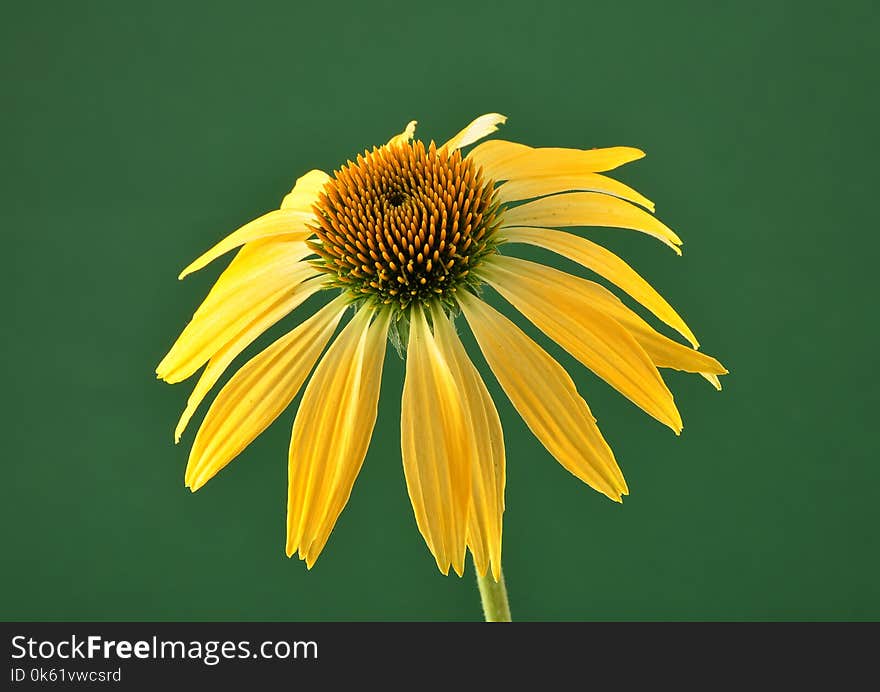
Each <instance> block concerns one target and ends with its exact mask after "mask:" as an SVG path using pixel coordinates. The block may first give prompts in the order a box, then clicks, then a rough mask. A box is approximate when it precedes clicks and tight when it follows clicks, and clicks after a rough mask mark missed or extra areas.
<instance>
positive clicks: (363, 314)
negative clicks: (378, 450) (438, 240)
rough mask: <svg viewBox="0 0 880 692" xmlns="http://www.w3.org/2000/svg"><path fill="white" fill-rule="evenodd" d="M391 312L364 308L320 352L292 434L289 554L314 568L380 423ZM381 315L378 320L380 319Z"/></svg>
mask: <svg viewBox="0 0 880 692" xmlns="http://www.w3.org/2000/svg"><path fill="white" fill-rule="evenodd" d="M390 314H391V313H390V311H388V310H382V311H379V312H378V314H377V313H376V311H375V310H374V308H372V307H369V306H366V307H362V308H361V309H360V310H359V311H358V312H357V314H356V315H355V316H354V317H353V318H352V320H351V322H349V324H348V325H347V326H346V327H345V329H343V330H342V332H341V333H340V334H339V337H338V338H337V339H336V341H334V342H333V345H332V346H331V347H330V348H329V349H328V350H327V353H326V354H325V355H324V357H323V358H322V359H321V362H320V363H319V364H318V367H317V368H316V369H315V374H314V375H313V376H312V379H311V380H310V381H309V384H308V387H306V390H305V392H304V393H303V399H302V403H301V404H300V407H299V411H298V412H297V414H296V420H295V421H294V424H293V434H292V435H291V440H290V457H289V459H290V461H289V466H288V473H289V479H288V495H287V555H288V557H289V556H292V555H293V554H294V552H297V551H298V552H299V556H300V558H301V559H303V560H305V561H306V566H307V567H308V568H309V569H311V567H312V565H314V564H315V560H317V559H318V555H320V554H321V550H323V548H324V545H325V544H326V543H327V539H328V538H329V537H330V532H331V531H332V530H333V527H334V525H335V524H336V520H337V519H338V518H339V514H340V513H341V512H342V510H343V508H344V507H345V504H346V503H347V502H348V498H349V496H350V495H351V489H352V487H353V486H354V481H355V479H356V478H357V475H358V473H359V472H360V470H361V465H362V464H363V462H364V457H366V455H367V448H368V447H369V445H370V437H371V436H372V434H373V427H374V425H375V424H376V413H377V409H378V403H379V386H380V384H381V382H382V365H383V363H384V361H385V344H386V342H387V337H388V324H389V321H390ZM374 316H375V319H373V318H374Z"/></svg>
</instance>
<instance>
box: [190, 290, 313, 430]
mask: <svg viewBox="0 0 880 692" xmlns="http://www.w3.org/2000/svg"><path fill="white" fill-rule="evenodd" d="M326 285H327V284H326V281H325V280H324V278H323V277H318V278H315V279H311V280H310V281H305V282H303V283H301V284H297V285H295V286H294V288H293V289H292V290H291V291H289V292H285V293H284V295H283V296H282V297H281V299H280V300H278V301H277V302H275V303H273V304H272V305H271V306H270V307H269V308H268V309H267V310H265V311H264V312H261V313H260V314H259V316H258V317H256V318H255V319H254V320H253V321H252V322H251V323H250V324H248V325H247V327H245V328H244V329H243V330H242V331H241V332H240V333H239V335H238V336H236V337H235V338H234V339H233V340H232V341H230V342H229V343H227V344H226V345H225V346H224V347H223V348H221V349H220V350H219V351H217V353H215V354H214V355H213V356H212V357H211V360H209V361H208V365H207V367H206V368H205V370H204V371H203V372H202V375H201V377H199V381H198V383H196V386H195V389H193V392H192V394H190V396H189V399H188V400H187V402H186V409H185V410H184V412H183V414H181V416H180V420H179V421H178V423H177V428H176V429H175V431H174V442H175V443H177V442H179V441H180V436H181V435H183V431H184V430H186V426H187V424H188V423H189V421H190V418H192V415H193V414H194V413H195V412H196V409H197V408H198V406H199V404H200V403H201V402H202V399H204V398H205V396H206V395H207V394H208V392H209V391H211V387H213V386H214V385H215V384H216V382H217V380H218V379H220V376H221V375H222V374H223V373H224V372H225V370H226V368H227V367H229V364H230V363H231V362H232V361H233V360H235V358H236V357H237V356H238V354H239V353H241V352H242V351H243V350H244V349H246V348H247V347H248V346H249V345H250V344H251V343H252V342H253V341H254V339H256V338H257V337H258V336H260V334H262V333H263V332H265V331H266V330H267V329H269V327H271V326H272V325H273V324H275V323H276V322H278V320H280V319H281V318H283V317H284V316H286V315H287V314H289V313H290V312H292V311H293V310H295V309H296V308H297V306H299V305H301V304H302V303H303V301H305V300H306V299H307V298H308V297H309V296H312V295H314V294H315V293H316V292H317V291H319V290H321V289H322V288H326Z"/></svg>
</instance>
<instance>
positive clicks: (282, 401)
mask: <svg viewBox="0 0 880 692" xmlns="http://www.w3.org/2000/svg"><path fill="white" fill-rule="evenodd" d="M344 311H345V301H344V300H343V299H342V298H337V299H336V300H334V301H332V302H330V303H328V304H327V305H326V306H324V307H323V308H322V309H321V310H319V311H318V312H316V313H315V314H314V315H312V317H310V318H309V319H307V320H306V321H305V322H303V323H302V324H300V325H299V326H298V327H297V328H296V329H294V330H293V331H292V332H290V333H289V334H287V335H286V336H283V337H281V338H280V339H278V340H277V341H276V342H275V343H273V344H272V345H271V346H269V347H268V348H266V349H265V350H264V351H262V352H261V353H259V354H257V355H256V356H255V357H253V358H251V360H249V361H248V362H247V363H245V365H244V366H243V367H242V368H241V370H239V371H238V372H237V373H235V375H234V376H233V377H232V378H231V379H230V380H229V382H227V383H226V386H224V387H223V389H221V390H220V393H219V394H218V395H217V398H216V399H215V400H214V403H212V404H211V408H210V409H208V413H207V415H206V416H205V420H204V421H203V422H202V425H201V427H200V428H199V432H198V433H197V434H196V439H195V442H193V447H192V451H190V455H189V463H188V464H187V467H186V485H187V486H188V487H189V488H190V489H191V490H192V491H193V492H195V491H196V490H198V489H199V488H201V487H202V486H203V485H204V484H205V483H207V482H208V481H209V480H210V479H211V478H212V477H213V476H214V475H215V474H216V473H217V472H218V471H220V469H222V468H223V467H224V466H226V464H228V463H229V462H230V461H232V460H233V459H234V458H235V457H236V456H238V454H239V453H240V452H241V451H242V450H243V449H244V448H245V447H247V446H248V445H249V444H250V443H251V442H252V441H253V440H254V439H256V437H257V436H258V435H259V434H260V433H261V432H263V430H265V429H266V428H267V427H269V424H270V423H272V421H274V420H275V419H276V418H277V417H278V416H279V415H280V414H281V412H282V411H284V409H285V408H287V406H288V405H289V404H290V402H291V401H293V399H294V397H295V396H296V395H297V392H299V389H300V387H301V386H302V383H303V382H304V381H305V379H306V377H307V376H308V374H309V372H310V371H311V369H312V366H313V365H314V364H315V361H316V360H317V359H318V356H319V355H320V354H321V351H323V350H324V346H326V344H327V342H328V341H329V340H330V337H331V336H332V335H333V332H334V330H335V329H336V325H337V324H338V323H339V320H340V318H341V317H342V314H343V312H344Z"/></svg>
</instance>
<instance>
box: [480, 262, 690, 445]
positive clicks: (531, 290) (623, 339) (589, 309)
mask: <svg viewBox="0 0 880 692" xmlns="http://www.w3.org/2000/svg"><path fill="white" fill-rule="evenodd" d="M481 275H482V276H483V277H484V278H485V279H486V280H487V281H488V282H489V283H490V284H491V285H492V286H493V287H494V288H495V289H496V290H497V291H498V292H499V293H500V294H501V295H503V296H504V297H505V298H506V299H507V300H509V301H510V302H511V303H512V304H513V305H514V306H515V307H516V308H517V309H518V310H519V311H520V312H521V313H523V315H525V316H526V317H527V318H528V319H529V320H531V321H532V322H533V323H534V324H535V325H536V326H537V327H538V328H539V329H541V331H543V332H544V333H545V334H547V336H549V337H550V338H551V339H553V340H554V341H555V342H556V343H558V344H559V345H560V346H562V347H563V348H564V349H565V350H566V351H568V352H569V353H570V354H571V355H572V356H574V357H575V358H577V359H578V360H579V361H580V362H581V363H583V364H584V365H585V366H586V367H588V368H589V369H590V370H592V371H593V372H594V373H596V374H597V375H598V376H599V377H601V378H602V379H603V380H605V381H606V382H607V383H608V384H610V385H611V386H612V387H614V388H615V389H616V390H617V391H619V392H620V393H621V394H623V395H624V396H625V397H626V398H628V399H629V400H630V401H632V402H633V403H634V404H636V405H637V406H639V407H640V408H641V409H642V410H644V411H645V412H646V413H648V414H650V415H651V416H653V417H654V418H656V419H657V420H659V421H660V422H661V423H665V424H666V425H668V426H669V427H670V428H672V430H673V431H675V433H676V434H678V433H679V432H681V427H682V425H681V416H680V415H679V413H678V409H676V407H675V402H674V401H673V398H672V393H671V392H670V391H669V389H668V388H667V387H666V385H665V384H664V382H663V379H662V378H661V377H660V374H659V373H658V372H657V368H656V367H655V366H654V363H653V362H652V361H651V359H650V357H649V356H648V354H647V353H645V350H644V349H643V348H642V347H641V346H640V345H639V343H638V342H637V341H636V340H635V339H634V338H633V336H632V335H631V334H630V333H629V331H627V330H626V329H625V328H624V327H622V326H621V325H620V324H619V323H618V322H617V321H615V320H614V319H613V318H611V317H609V316H608V315H606V314H605V313H604V312H603V311H601V310H598V309H597V308H596V307H595V306H594V305H593V304H592V302H591V301H590V299H589V298H588V297H585V296H583V295H580V294H577V293H572V292H571V291H569V290H567V284H566V282H565V281H564V278H565V277H566V276H570V275H567V274H565V273H564V272H560V271H558V270H556V269H551V268H550V267H545V266H544V265H541V264H535V263H534V262H528V261H526V260H521V259H516V258H514V257H504V256H502V255H495V256H494V257H493V258H492V261H491V262H486V263H485V264H484V265H483V267H481Z"/></svg>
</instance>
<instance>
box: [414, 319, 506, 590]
mask: <svg viewBox="0 0 880 692" xmlns="http://www.w3.org/2000/svg"><path fill="white" fill-rule="evenodd" d="M431 319H432V322H433V324H434V336H435V340H436V343H437V347H438V348H439V350H440V353H441V354H442V356H443V358H444V359H445V360H446V362H447V363H449V365H450V371H451V372H452V375H453V377H454V379H455V384H456V386H457V387H458V389H459V392H460V393H461V396H462V399H461V402H462V410H463V413H464V417H465V421H466V422H467V423H468V426H467V428H466V429H467V430H468V433H469V434H472V435H473V440H474V443H473V449H474V452H475V454H476V456H475V458H474V459H471V460H470V465H471V479H472V484H473V487H472V490H471V510H470V514H469V516H468V529H467V544H468V547H469V548H470V551H471V554H472V555H473V556H474V564H475V565H476V568H477V573H478V574H479V575H480V576H485V574H486V572H487V571H488V570H489V568H490V566H491V570H492V576H493V577H494V578H495V580H496V581H498V579H499V578H500V576H501V531H502V515H503V513H504V482H505V459H504V435H503V432H502V429H501V419H500V418H499V417H498V411H497V410H496V408H495V404H494V402H493V401H492V397H491V396H490V395H489V391H488V390H487V389H486V385H485V384H484V383H483V379H482V378H481V377H480V373H479V372H477V369H476V368H475V367H474V365H473V363H472V362H471V360H470V358H468V355H467V353H466V352H465V350H464V346H463V345H462V343H461V340H460V339H459V338H458V334H456V332H455V327H454V326H453V325H452V324H451V322H450V320H449V319H447V317H446V316H445V315H444V314H443V310H442V308H440V307H435V308H434V309H432V310H431Z"/></svg>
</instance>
